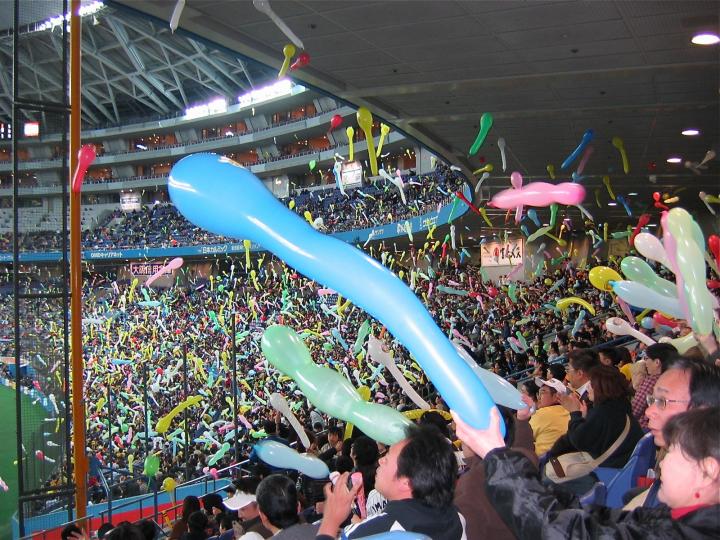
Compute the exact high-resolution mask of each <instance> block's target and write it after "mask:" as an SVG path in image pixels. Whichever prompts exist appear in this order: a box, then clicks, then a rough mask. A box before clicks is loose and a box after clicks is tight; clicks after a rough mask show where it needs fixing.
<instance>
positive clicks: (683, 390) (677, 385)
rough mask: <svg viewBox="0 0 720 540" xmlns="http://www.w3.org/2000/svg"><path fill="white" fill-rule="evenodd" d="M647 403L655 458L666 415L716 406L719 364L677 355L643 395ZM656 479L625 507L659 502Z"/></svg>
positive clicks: (719, 391)
mask: <svg viewBox="0 0 720 540" xmlns="http://www.w3.org/2000/svg"><path fill="white" fill-rule="evenodd" d="M647 403H648V408H647V409H646V411H645V416H647V419H648V428H649V429H650V432H651V433H652V434H653V437H654V438H655V444H656V445H657V446H658V447H660V449H661V452H660V453H659V456H660V457H658V462H659V461H661V460H662V456H663V455H664V452H663V451H662V450H663V449H665V439H664V438H663V434H662V430H663V427H665V424H666V423H667V421H668V420H670V418H672V417H673V416H675V415H677V414H680V413H682V412H685V411H687V410H688V409H698V408H702V407H718V406H720V368H718V367H717V366H714V365H711V364H708V363H704V362H701V361H697V360H690V359H688V358H684V357H680V358H678V359H676V360H675V361H673V362H672V363H671V364H670V365H669V367H668V369H667V370H666V371H665V372H664V373H663V374H662V375H660V378H658V380H657V382H656V383H655V388H653V393H652V395H648V396H647ZM718 436H720V434H719V435H718ZM660 481H661V479H659V478H658V479H657V480H655V481H654V482H653V484H652V485H651V486H650V488H648V489H647V490H645V491H643V492H642V493H640V494H639V495H637V496H636V497H635V498H634V499H633V500H632V501H630V502H629V503H628V504H627V505H626V506H625V509H626V510H632V509H634V508H637V507H638V506H644V507H654V506H657V505H658V504H660V503H659V501H658V500H657V493H658V491H659V489H660Z"/></svg>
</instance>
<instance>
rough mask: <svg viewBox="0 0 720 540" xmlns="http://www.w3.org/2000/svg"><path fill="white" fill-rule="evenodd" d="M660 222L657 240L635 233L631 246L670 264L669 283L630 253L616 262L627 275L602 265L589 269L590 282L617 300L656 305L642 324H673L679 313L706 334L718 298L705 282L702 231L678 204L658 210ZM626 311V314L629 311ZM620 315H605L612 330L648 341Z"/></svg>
mask: <svg viewBox="0 0 720 540" xmlns="http://www.w3.org/2000/svg"><path fill="white" fill-rule="evenodd" d="M661 223H662V226H663V239H662V241H661V240H660V239H659V238H657V237H656V236H654V235H652V234H649V233H638V234H637V235H636V236H635V239H634V240H635V241H634V244H635V249H636V250H637V251H638V252H639V253H640V254H641V255H642V256H644V257H645V258H646V259H649V260H651V261H655V262H656V263H659V264H661V265H662V266H664V267H665V268H667V269H668V270H670V271H671V272H672V273H673V274H674V275H675V282H674V283H673V282H672V281H669V280H667V279H664V278H662V277H660V276H658V275H657V274H656V273H655V271H654V270H653V268H652V267H651V266H650V265H649V264H648V263H647V262H646V261H645V260H643V259H641V258H640V257H635V256H629V257H625V258H624V259H623V260H622V262H621V263H620V269H621V270H622V273H623V274H624V276H625V278H626V279H623V278H622V277H621V276H620V274H618V273H617V272H616V271H615V270H613V269H611V268H608V267H602V266H601V267H595V268H593V269H592V270H591V271H590V274H589V278H590V282H591V283H592V285H593V286H595V287H596V288H598V289H600V290H603V291H611V292H613V293H615V294H616V295H617V296H618V300H619V301H620V300H622V301H623V302H624V303H626V304H629V305H631V306H636V307H638V308H646V309H647V310H655V313H654V314H653V316H652V318H650V317H645V318H643V319H642V321H641V324H642V326H643V327H644V328H648V329H649V328H654V327H655V326H656V325H664V326H668V327H671V328H673V327H675V326H677V325H678V321H677V320H678V319H684V320H686V321H687V322H688V324H689V325H690V326H691V327H692V329H693V330H694V331H695V332H696V333H697V334H699V335H708V334H710V333H711V332H712V331H713V326H714V325H715V326H716V325H717V323H716V321H715V309H717V308H718V302H717V299H716V298H715V297H714V296H713V295H712V294H711V293H710V291H709V290H708V286H707V282H706V269H705V257H704V247H705V240H704V237H703V234H702V231H701V230H700V227H699V226H698V224H697V223H696V222H695V220H694V219H693V218H692V216H691V215H690V214H689V213H688V212H687V211H686V210H684V209H682V208H673V209H672V210H670V211H665V212H663V213H662V217H661ZM708 244H710V242H708ZM711 250H712V247H711ZM621 306H622V304H621ZM624 311H625V310H624ZM626 315H628V318H629V319H630V318H631V314H630V313H629V312H626ZM619 321H621V319H618V320H608V323H606V326H607V327H608V329H609V330H610V331H611V332H613V333H616V334H617V333H620V334H622V335H625V334H629V335H633V336H635V337H638V339H643V341H645V342H647V340H648V339H649V338H647V339H645V338H646V336H645V337H644V338H641V337H640V336H641V335H642V334H641V333H640V332H637V331H635V330H634V329H632V328H631V327H630V326H629V325H628V324H627V321H622V322H623V323H625V324H621V323H620V322H619ZM650 341H652V340H650ZM653 343H654V341H653ZM688 343H692V339H688V340H685V341H683V344H682V346H683V347H684V348H687V347H685V345H687V344H688Z"/></svg>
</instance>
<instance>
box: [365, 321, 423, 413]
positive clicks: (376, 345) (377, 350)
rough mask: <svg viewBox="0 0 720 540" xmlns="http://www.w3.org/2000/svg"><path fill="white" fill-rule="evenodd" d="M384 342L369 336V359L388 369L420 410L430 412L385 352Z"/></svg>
mask: <svg viewBox="0 0 720 540" xmlns="http://www.w3.org/2000/svg"><path fill="white" fill-rule="evenodd" d="M382 345H383V342H382V341H380V340H379V339H378V338H376V337H375V336H373V335H372V334H371V335H370V336H368V352H367V355H368V358H371V359H372V360H374V361H375V362H377V363H378V364H382V365H383V366H385V367H386V368H387V370H388V371H389V372H390V374H391V375H392V376H393V378H394V379H395V380H396V381H397V382H398V384H399V385H400V388H402V389H403V392H405V394H407V396H408V397H409V398H410V399H411V400H412V402H413V403H414V404H415V405H417V406H418V408H420V409H424V410H428V409H430V405H429V404H428V403H427V402H426V401H425V400H424V399H423V398H422V397H420V395H419V394H418V393H417V392H416V391H415V389H414V388H413V387H412V386H410V383H409V382H408V380H407V379H406V378H405V376H404V375H403V374H402V372H401V371H400V370H399V369H398V367H397V365H395V361H394V360H393V359H392V357H391V356H390V353H387V352H385V351H383V348H382Z"/></svg>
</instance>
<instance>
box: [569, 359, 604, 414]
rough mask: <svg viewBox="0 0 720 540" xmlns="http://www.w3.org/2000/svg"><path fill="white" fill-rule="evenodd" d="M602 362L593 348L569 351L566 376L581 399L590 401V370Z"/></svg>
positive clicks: (586, 401)
mask: <svg viewBox="0 0 720 540" xmlns="http://www.w3.org/2000/svg"><path fill="white" fill-rule="evenodd" d="M599 364H600V357H599V356H598V353H596V352H595V351H594V350H592V349H575V350H573V351H570V352H569V353H568V363H567V368H566V371H567V373H566V375H565V378H566V379H567V381H568V383H570V388H571V389H572V390H573V391H574V392H575V393H576V394H577V396H578V397H579V398H580V400H581V401H584V402H585V403H586V404H587V403H588V402H589V398H588V395H587V391H588V386H589V385H590V370H591V369H592V368H594V367H595V366H597V365H599Z"/></svg>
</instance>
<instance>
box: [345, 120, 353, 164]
mask: <svg viewBox="0 0 720 540" xmlns="http://www.w3.org/2000/svg"><path fill="white" fill-rule="evenodd" d="M345 133H346V134H347V138H348V149H349V151H348V161H353V159H354V158H355V146H354V140H353V139H354V138H355V130H354V129H353V128H352V126H348V127H347V128H345Z"/></svg>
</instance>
